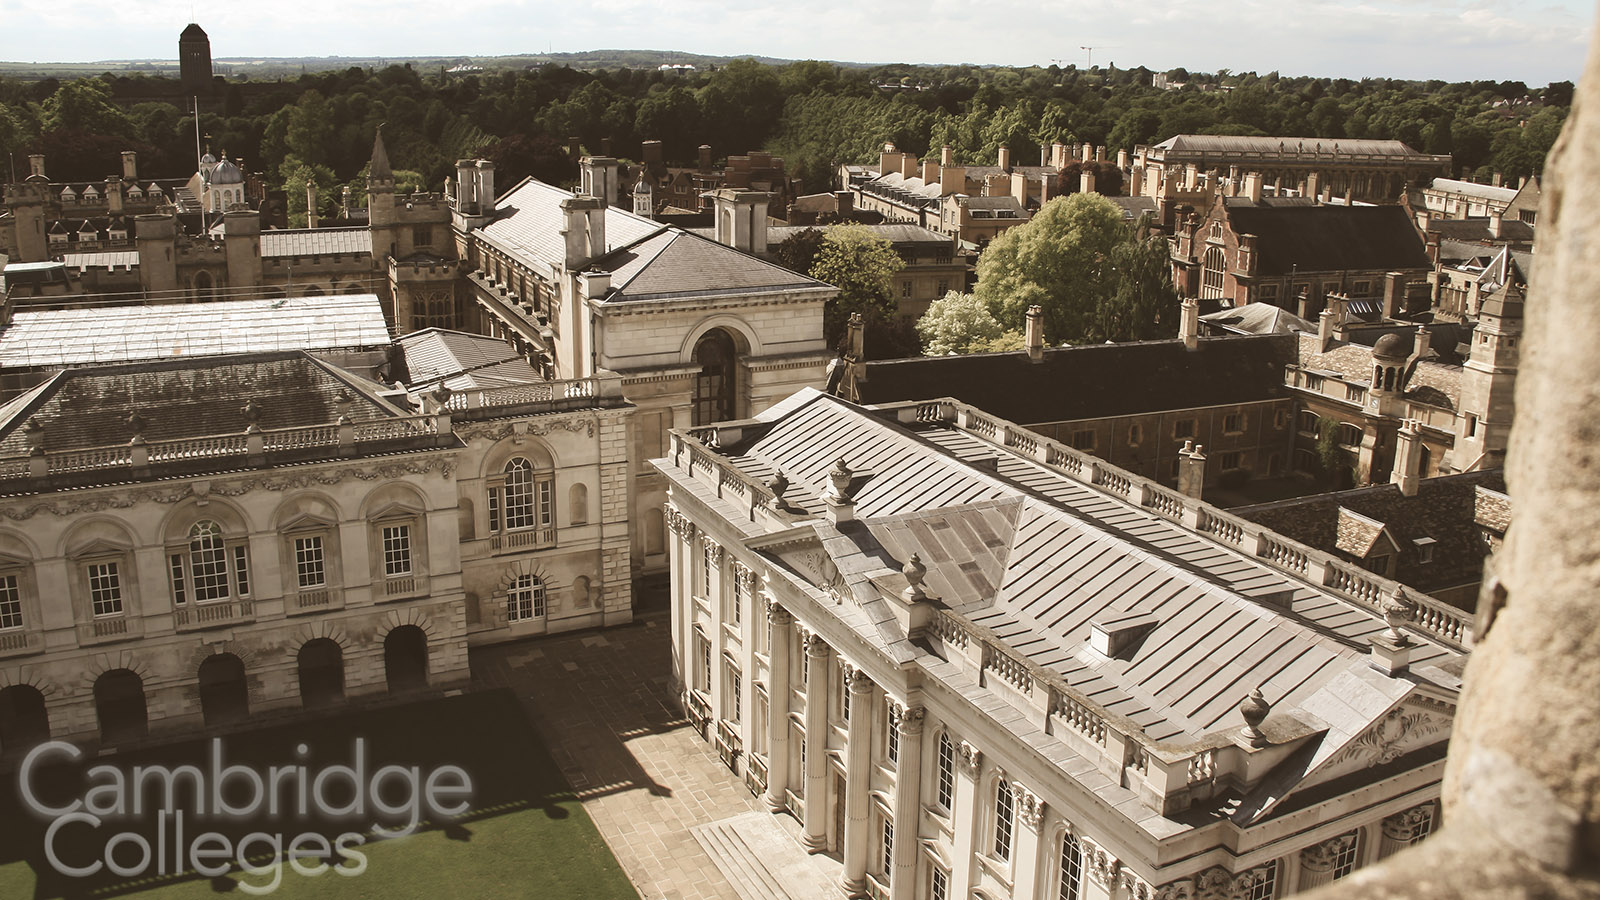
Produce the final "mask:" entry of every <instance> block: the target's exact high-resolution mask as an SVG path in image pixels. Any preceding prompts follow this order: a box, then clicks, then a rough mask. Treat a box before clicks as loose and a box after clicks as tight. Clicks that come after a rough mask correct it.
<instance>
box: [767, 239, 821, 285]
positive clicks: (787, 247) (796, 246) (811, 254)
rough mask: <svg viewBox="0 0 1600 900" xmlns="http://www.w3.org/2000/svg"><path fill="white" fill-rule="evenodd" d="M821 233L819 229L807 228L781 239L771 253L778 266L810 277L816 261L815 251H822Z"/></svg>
mask: <svg viewBox="0 0 1600 900" xmlns="http://www.w3.org/2000/svg"><path fill="white" fill-rule="evenodd" d="M822 236H823V232H822V229H820V228H807V229H805V230H803V231H797V232H795V233H794V234H791V235H789V236H788V237H786V238H784V239H783V242H782V243H780V244H779V245H778V246H777V248H775V249H774V250H773V251H772V253H773V256H774V257H775V258H776V259H777V261H778V265H780V266H783V267H784V268H785V269H788V270H789V271H791V272H799V273H800V274H801V275H810V274H811V267H812V265H814V264H815V263H816V261H817V251H818V250H821V249H822Z"/></svg>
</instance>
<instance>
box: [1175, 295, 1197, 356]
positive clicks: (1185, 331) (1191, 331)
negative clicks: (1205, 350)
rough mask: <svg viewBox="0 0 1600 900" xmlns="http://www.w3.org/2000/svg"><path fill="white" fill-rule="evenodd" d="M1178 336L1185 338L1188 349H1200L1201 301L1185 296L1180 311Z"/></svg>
mask: <svg viewBox="0 0 1600 900" xmlns="http://www.w3.org/2000/svg"><path fill="white" fill-rule="evenodd" d="M1178 337H1180V338H1183V346H1184V349H1186V350H1198V349H1200V301H1199V300H1196V299H1195V298H1193V297H1185V298H1183V302H1182V304H1180V307H1179V312H1178Z"/></svg>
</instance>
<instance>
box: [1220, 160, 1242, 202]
mask: <svg viewBox="0 0 1600 900" xmlns="http://www.w3.org/2000/svg"><path fill="white" fill-rule="evenodd" d="M1223 196H1226V197H1237V196H1239V167H1238V166H1229V167H1228V188H1227V190H1226V191H1224V192H1223Z"/></svg>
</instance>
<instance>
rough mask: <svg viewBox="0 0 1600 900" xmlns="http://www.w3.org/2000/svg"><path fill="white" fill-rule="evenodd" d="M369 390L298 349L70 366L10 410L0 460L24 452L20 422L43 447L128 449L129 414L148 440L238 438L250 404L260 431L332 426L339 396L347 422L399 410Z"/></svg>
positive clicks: (3, 423)
mask: <svg viewBox="0 0 1600 900" xmlns="http://www.w3.org/2000/svg"><path fill="white" fill-rule="evenodd" d="M373 387H375V385H370V384H368V383H366V382H363V381H362V380H361V379H359V378H356V377H355V376H353V375H350V374H349V373H347V372H345V371H343V370H342V369H339V368H337V367H336V366H332V365H329V364H327V363H324V362H322V361H320V360H318V359H316V358H314V357H312V356H310V355H308V354H306V353H303V352H287V353H262V354H242V355H234V356H217V357H208V358H200V359H180V360H163V361H159V362H141V363H135V364H130V365H118V366H94V367H88V368H81V369H67V370H64V371H61V372H57V373H56V374H55V375H53V376H52V377H51V378H50V379H49V380H48V381H46V382H44V383H43V384H41V385H39V386H38V387H35V388H33V389H32V390H30V391H28V392H27V393H25V394H23V395H22V396H21V397H19V398H17V399H16V400H14V401H12V402H11V403H9V404H7V406H6V407H5V409H4V410H3V412H4V414H5V418H4V419H0V455H5V456H16V455H23V454H26V453H27V441H26V438H25V437H24V435H23V432H22V426H23V425H24V424H26V423H27V422H29V421H37V422H38V423H39V424H41V425H43V426H44V429H45V449H46V450H49V451H59V450H75V449H83V448H88V447H101V446H106V445H110V444H126V443H127V442H128V441H129V440H130V439H131V438H132V437H133V429H132V428H131V427H130V426H129V424H128V421H127V420H128V416H129V414H130V413H132V412H133V411H135V410H137V411H138V412H139V415H140V416H141V417H143V418H144V420H145V426H144V436H145V439H146V440H148V441H164V440H177V439H181V438H193V437H203V436H206V435H216V434H237V433H239V432H242V431H244V429H245V427H246V425H247V424H248V423H247V421H246V419H245V416H244V413H243V412H242V411H241V409H240V408H241V407H242V406H243V405H244V404H245V403H246V402H247V401H249V400H252V399H253V400H255V401H256V402H257V403H258V404H259V405H260V410H261V418H260V424H261V427H262V428H266V429H271V428H293V427H299V426H305V425H318V424H326V423H330V422H333V421H335V420H337V419H338V416H339V413H338V405H337V398H338V396H339V394H340V392H344V393H345V394H346V395H348V396H349V397H350V398H351V399H352V400H353V406H352V408H351V409H352V411H351V414H350V415H351V418H354V419H357V420H360V419H374V418H386V417H390V416H397V415H401V414H402V411H401V410H399V409H396V408H395V407H394V406H392V405H390V404H388V403H386V402H384V401H383V400H380V399H378V397H377V396H376V395H375V394H373V393H372V388H373Z"/></svg>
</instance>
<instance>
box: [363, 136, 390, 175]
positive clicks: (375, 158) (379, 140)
mask: <svg viewBox="0 0 1600 900" xmlns="http://www.w3.org/2000/svg"><path fill="white" fill-rule="evenodd" d="M367 177H368V178H370V179H371V180H372V181H393V180H394V170H393V169H391V168H389V152H388V151H387V150H385V149H384V148H383V126H381V125H380V126H378V130H377V132H376V136H374V137H373V139H372V169H371V174H370V175H369V176H367Z"/></svg>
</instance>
